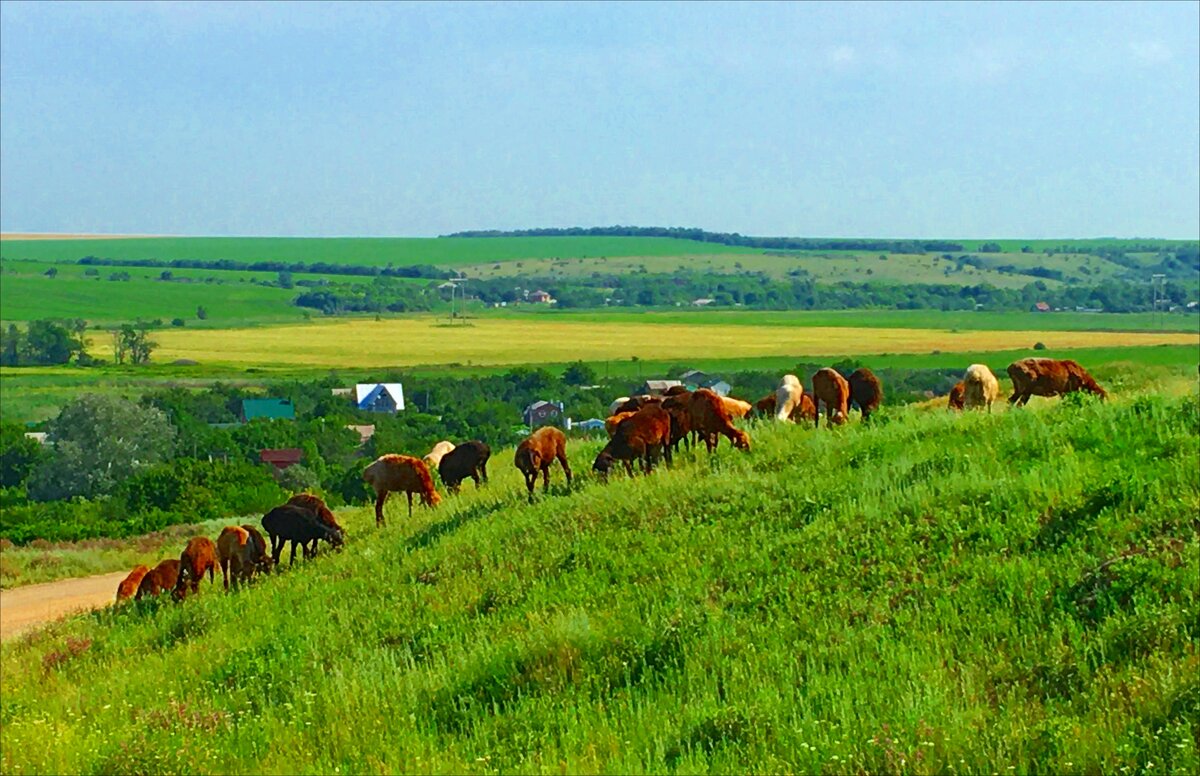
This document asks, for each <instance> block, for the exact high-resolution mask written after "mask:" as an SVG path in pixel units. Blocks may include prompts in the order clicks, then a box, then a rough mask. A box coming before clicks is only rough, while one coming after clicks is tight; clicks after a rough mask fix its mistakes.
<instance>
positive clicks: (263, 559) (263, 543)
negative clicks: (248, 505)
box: [242, 523, 344, 574]
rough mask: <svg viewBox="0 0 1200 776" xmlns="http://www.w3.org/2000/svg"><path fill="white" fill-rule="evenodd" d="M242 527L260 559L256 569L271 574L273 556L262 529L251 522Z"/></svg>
mask: <svg viewBox="0 0 1200 776" xmlns="http://www.w3.org/2000/svg"><path fill="white" fill-rule="evenodd" d="M242 528H243V529H244V530H245V531H246V533H248V534H250V541H251V542H253V543H254V557H255V558H257V559H258V568H256V569H255V571H256V572H258V573H259V574H270V573H271V556H270V555H269V554H268V553H267V540H266V539H264V538H263V535H262V532H261V531H259V530H258V529H257V528H255V527H254V526H252V525H250V524H249V523H242ZM339 531H340V529H339ZM343 538H344V537H343ZM314 546H315V542H314Z"/></svg>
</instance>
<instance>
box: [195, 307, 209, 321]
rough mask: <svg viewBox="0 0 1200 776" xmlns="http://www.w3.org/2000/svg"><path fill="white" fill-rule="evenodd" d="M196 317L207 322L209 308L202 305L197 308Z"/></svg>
mask: <svg viewBox="0 0 1200 776" xmlns="http://www.w3.org/2000/svg"><path fill="white" fill-rule="evenodd" d="M196 317H197V318H199V319H200V320H202V321H203V320H205V319H206V318H208V308H207V307H205V306H204V305H200V306H199V307H197V308H196Z"/></svg>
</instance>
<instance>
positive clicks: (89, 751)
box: [0, 391, 1200, 774]
mask: <svg viewBox="0 0 1200 776" xmlns="http://www.w3.org/2000/svg"><path fill="white" fill-rule="evenodd" d="M749 432H750V434H751V437H752V439H753V449H752V451H751V452H749V453H742V452H738V451H734V450H732V449H731V448H730V447H729V446H728V444H727V443H724V442H723V443H722V445H721V448H720V450H719V451H718V453H717V454H716V455H714V456H711V457H709V456H708V455H706V454H704V453H695V454H693V453H685V454H682V455H681V456H680V460H678V461H677V462H676V464H675V466H674V467H673V468H669V469H660V470H659V471H657V472H655V473H654V474H653V475H651V476H649V477H643V476H639V477H636V478H634V479H632V480H630V479H628V478H626V477H624V476H623V475H619V476H614V477H613V479H612V481H611V482H609V483H608V484H603V483H601V482H599V481H597V480H596V479H595V478H594V477H592V476H591V475H590V472H589V465H590V462H591V460H592V457H593V456H594V455H595V453H596V451H597V449H598V447H599V442H593V443H580V442H571V443H570V445H569V447H568V455H569V456H570V459H571V461H572V465H573V468H574V469H575V472H576V483H575V486H574V487H573V488H571V489H570V491H568V489H567V488H566V485H565V483H564V481H563V477H562V473H561V472H560V471H558V470H557V468H556V470H555V471H554V472H553V474H552V488H551V492H550V493H549V494H543V493H542V492H541V489H540V487H539V490H538V494H537V496H536V497H535V498H534V499H533V500H532V503H529V502H527V499H526V496H525V492H524V488H523V486H522V484H521V483H520V480H519V475H518V473H517V472H516V470H515V469H514V468H513V466H512V463H511V461H512V451H511V450H498V451H496V454H495V455H494V456H493V458H492V462H491V464H490V466H489V472H490V474H491V482H490V484H489V485H487V486H485V487H484V488H482V489H478V490H476V489H475V488H474V487H473V486H471V485H468V486H467V487H465V488H464V490H463V492H462V493H460V494H458V495H449V494H446V495H445V499H444V501H443V503H442V504H441V506H439V507H438V508H436V509H432V510H430V509H423V508H418V509H417V510H416V511H415V513H414V515H413V516H412V518H411V519H410V518H409V517H408V516H407V515H406V510H405V508H404V506H403V504H402V501H403V500H402V499H401V501H400V502H397V501H395V500H393V502H391V503H390V504H389V507H388V510H387V512H388V526H387V527H386V528H383V529H377V528H376V527H375V526H374V520H373V518H372V517H371V514H370V509H369V508H367V507H360V508H354V509H346V510H339V519H340V520H342V521H343V523H344V524H346V525H347V527H348V531H349V537H350V538H349V541H348V543H347V545H346V547H345V548H344V550H343V551H342V552H339V553H329V552H323V553H322V554H321V555H320V556H319V557H318V558H316V559H315V560H312V561H308V562H298V563H297V567H296V568H293V569H285V570H284V571H283V572H282V573H279V574H277V575H273V576H271V577H268V578H265V579H262V580H260V581H258V582H256V583H255V584H254V585H252V586H251V587H250V588H249V589H246V590H243V591H241V592H238V593H236V594H230V595H226V594H223V593H222V592H221V591H220V584H219V582H218V584H217V585H216V586H212V585H209V584H208V583H207V582H205V583H203V589H202V591H201V593H200V594H199V596H197V597H196V598H194V599H191V600H188V601H186V602H184V603H182V604H174V603H171V602H170V601H162V602H161V603H156V602H143V603H141V604H135V605H130V606H126V607H123V608H121V609H119V610H115V611H114V610H105V611H101V612H98V613H94V614H90V615H83V616H77V617H75V618H72V619H70V620H67V621H64V622H62V623H59V624H56V625H53V626H51V627H49V628H48V629H46V630H44V631H42V632H40V633H37V634H34V635H32V636H29V637H26V638H23V639H21V640H19V641H18V642H16V643H6V644H5V645H4V646H3V647H0V668H2V670H3V676H4V694H3V697H2V699H0V770H3V772H4V773H11V774H22V773H83V772H87V773H112V774H123V773H148V772H154V773H161V772H188V773H222V774H241V773H289V774H291V773H313V774H316V773H322V774H324V773H366V772H380V773H392V772H405V773H446V772H452V773H478V774H488V773H512V772H517V773H542V772H556V773H701V772H704V773H746V772H769V773H838V774H840V773H963V774H992V773H999V774H1006V773H1098V774H1125V773H1167V774H1191V773H1195V772H1196V770H1197V769H1198V768H1200V753H1198V742H1197V740H1196V737H1195V730H1196V723H1197V719H1200V679H1198V678H1197V677H1198V676H1200V671H1198V670H1197V669H1198V668H1200V663H1198V658H1197V638H1198V635H1200V634H1198V633H1197V630H1196V622H1197V621H1198V619H1200V535H1198V533H1197V528H1196V524H1195V516H1196V514H1197V512H1198V511H1200V466H1198V465H1197V463H1198V462H1200V405H1198V404H1197V399H1196V396H1195V394H1194V393H1190V394H1189V395H1188V396H1186V397H1175V398H1167V397H1164V396H1161V395H1158V394H1156V393H1154V392H1141V393H1139V392H1137V391H1132V392H1130V393H1126V394H1124V395H1121V396H1118V397H1116V398H1115V399H1114V400H1113V401H1110V402H1107V403H1100V402H1095V401H1075V400H1064V401H1046V400H1038V399H1035V400H1034V403H1033V404H1031V406H1030V407H1029V408H1025V409H1022V410H1013V411H999V412H995V413H992V414H988V413H967V414H961V413H949V412H945V411H944V410H940V411H929V410H922V409H920V408H889V409H888V410H887V411H885V412H884V413H883V414H882V415H880V416H879V422H876V423H873V424H872V425H871V426H869V427H867V426H864V425H862V424H861V423H860V422H858V420H857V418H855V419H854V421H852V423H851V424H850V425H848V426H846V427H843V428H840V429H836V430H833V431H828V430H825V429H821V430H819V431H818V430H813V429H812V428H807V427H800V426H793V425H790V424H788V425H778V424H752V425H750V426H749ZM210 533H211V534H215V528H213V529H211V530H210Z"/></svg>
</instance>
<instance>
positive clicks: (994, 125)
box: [0, 0, 1200, 239]
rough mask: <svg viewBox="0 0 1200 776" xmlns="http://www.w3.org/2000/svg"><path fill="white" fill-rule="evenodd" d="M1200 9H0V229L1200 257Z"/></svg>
mask: <svg viewBox="0 0 1200 776" xmlns="http://www.w3.org/2000/svg"><path fill="white" fill-rule="evenodd" d="M1198 38H1200V3H1196V2H1168V3H1152V2H1135V3H1127V4H1126V3H1116V2H1103V3H1082V4H1080V3H1058V2H1055V3H1048V4H1037V3H1009V2H1003V3H996V4H987V3H957V2H955V3H948V4H937V3H899V2H887V3H881V2H879V3H877V2H869V3H864V4H854V3H844V2H836V3H829V4H826V3H816V2H813V3H767V2H755V3H740V4H719V3H707V2H706V3H697V4H689V3H664V4H655V3H643V2H636V3H629V4H621V3H583V4H571V3H565V4H555V3H531V4H522V3H433V4H421V3H402V4H384V3H369V4H348V3H346V4H321V3H307V2H306V3H301V4H287V3H268V4H254V3H240V2H239V3H231V4H219V3H193V2H180V3H140V2H139V3H134V4H103V3H92V2H88V3H82V4H73V3H40V2H39V3H21V2H10V1H9V0H5V1H4V2H3V3H0V230H2V231H5V232H25V231H29V232H35V231H36V232H82V233H129V234H179V235H296V236H334V235H346V236H389V235H394V236H432V235H438V234H444V233H448V232H453V231H459V230H469V229H518V228H533V227H569V226H607V225H613V224H624V225H639V226H687V227H700V228H704V229H709V230H713V231H729V232H740V233H742V234H750V235H777V236H781V235H786V236H803V237H834V236H843V237H896V238H902V237H926V238H935V237H943V238H967V237H980V238H984V237H1014V238H1020V237H1024V238H1031V239H1032V238H1050V237H1064V238H1066V237H1102V236H1113V237H1164V238H1182V239H1197V238H1198V237H1200V43H1198Z"/></svg>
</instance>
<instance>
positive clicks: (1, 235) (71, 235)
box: [0, 227, 1200, 242]
mask: <svg viewBox="0 0 1200 776" xmlns="http://www.w3.org/2000/svg"><path fill="white" fill-rule="evenodd" d="M533 228H535V229H536V228H541V227H533ZM545 228H547V229H574V228H580V229H592V228H604V227H545ZM632 228H648V229H654V228H658V227H632ZM695 228H700V227H695ZM460 231H463V232H496V233H497V235H496V236H504V234H505V233H506V232H518V231H527V229H464V230H460ZM704 231H707V230H704ZM514 236H517V235H514ZM519 236H521V237H524V238H528V239H536V238H538V237H559V238H562V237H568V238H569V237H610V238H619V237H630V238H631V239H644V237H643V236H639V235H519ZM663 236H664V237H666V238H667V239H687V238H675V237H671V236H668V235H663ZM742 236H743V237H748V238H753V239H794V240H893V241H909V240H932V239H937V240H947V241H961V240H1005V241H1014V240H1035V241H1042V240H1072V241H1075V240H1159V241H1166V242H1197V241H1200V235H1198V236H1196V237H1145V236H1133V237H1115V236H1112V235H1101V236H1092V237H1063V236H1061V235H1060V236H1054V237H997V236H982V237H937V238H933V237H884V236H879V235H871V236H869V237H862V236H847V235H803V236H802V235H756V234H743V235H742ZM145 239H241V240H448V239H454V240H491V239H496V237H495V236H491V237H454V236H452V235H400V234H367V235H363V234H325V235H297V234H162V233H134V232H34V231H15V230H14V231H5V232H0V240H12V241H30V242H32V241H37V240H145Z"/></svg>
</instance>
